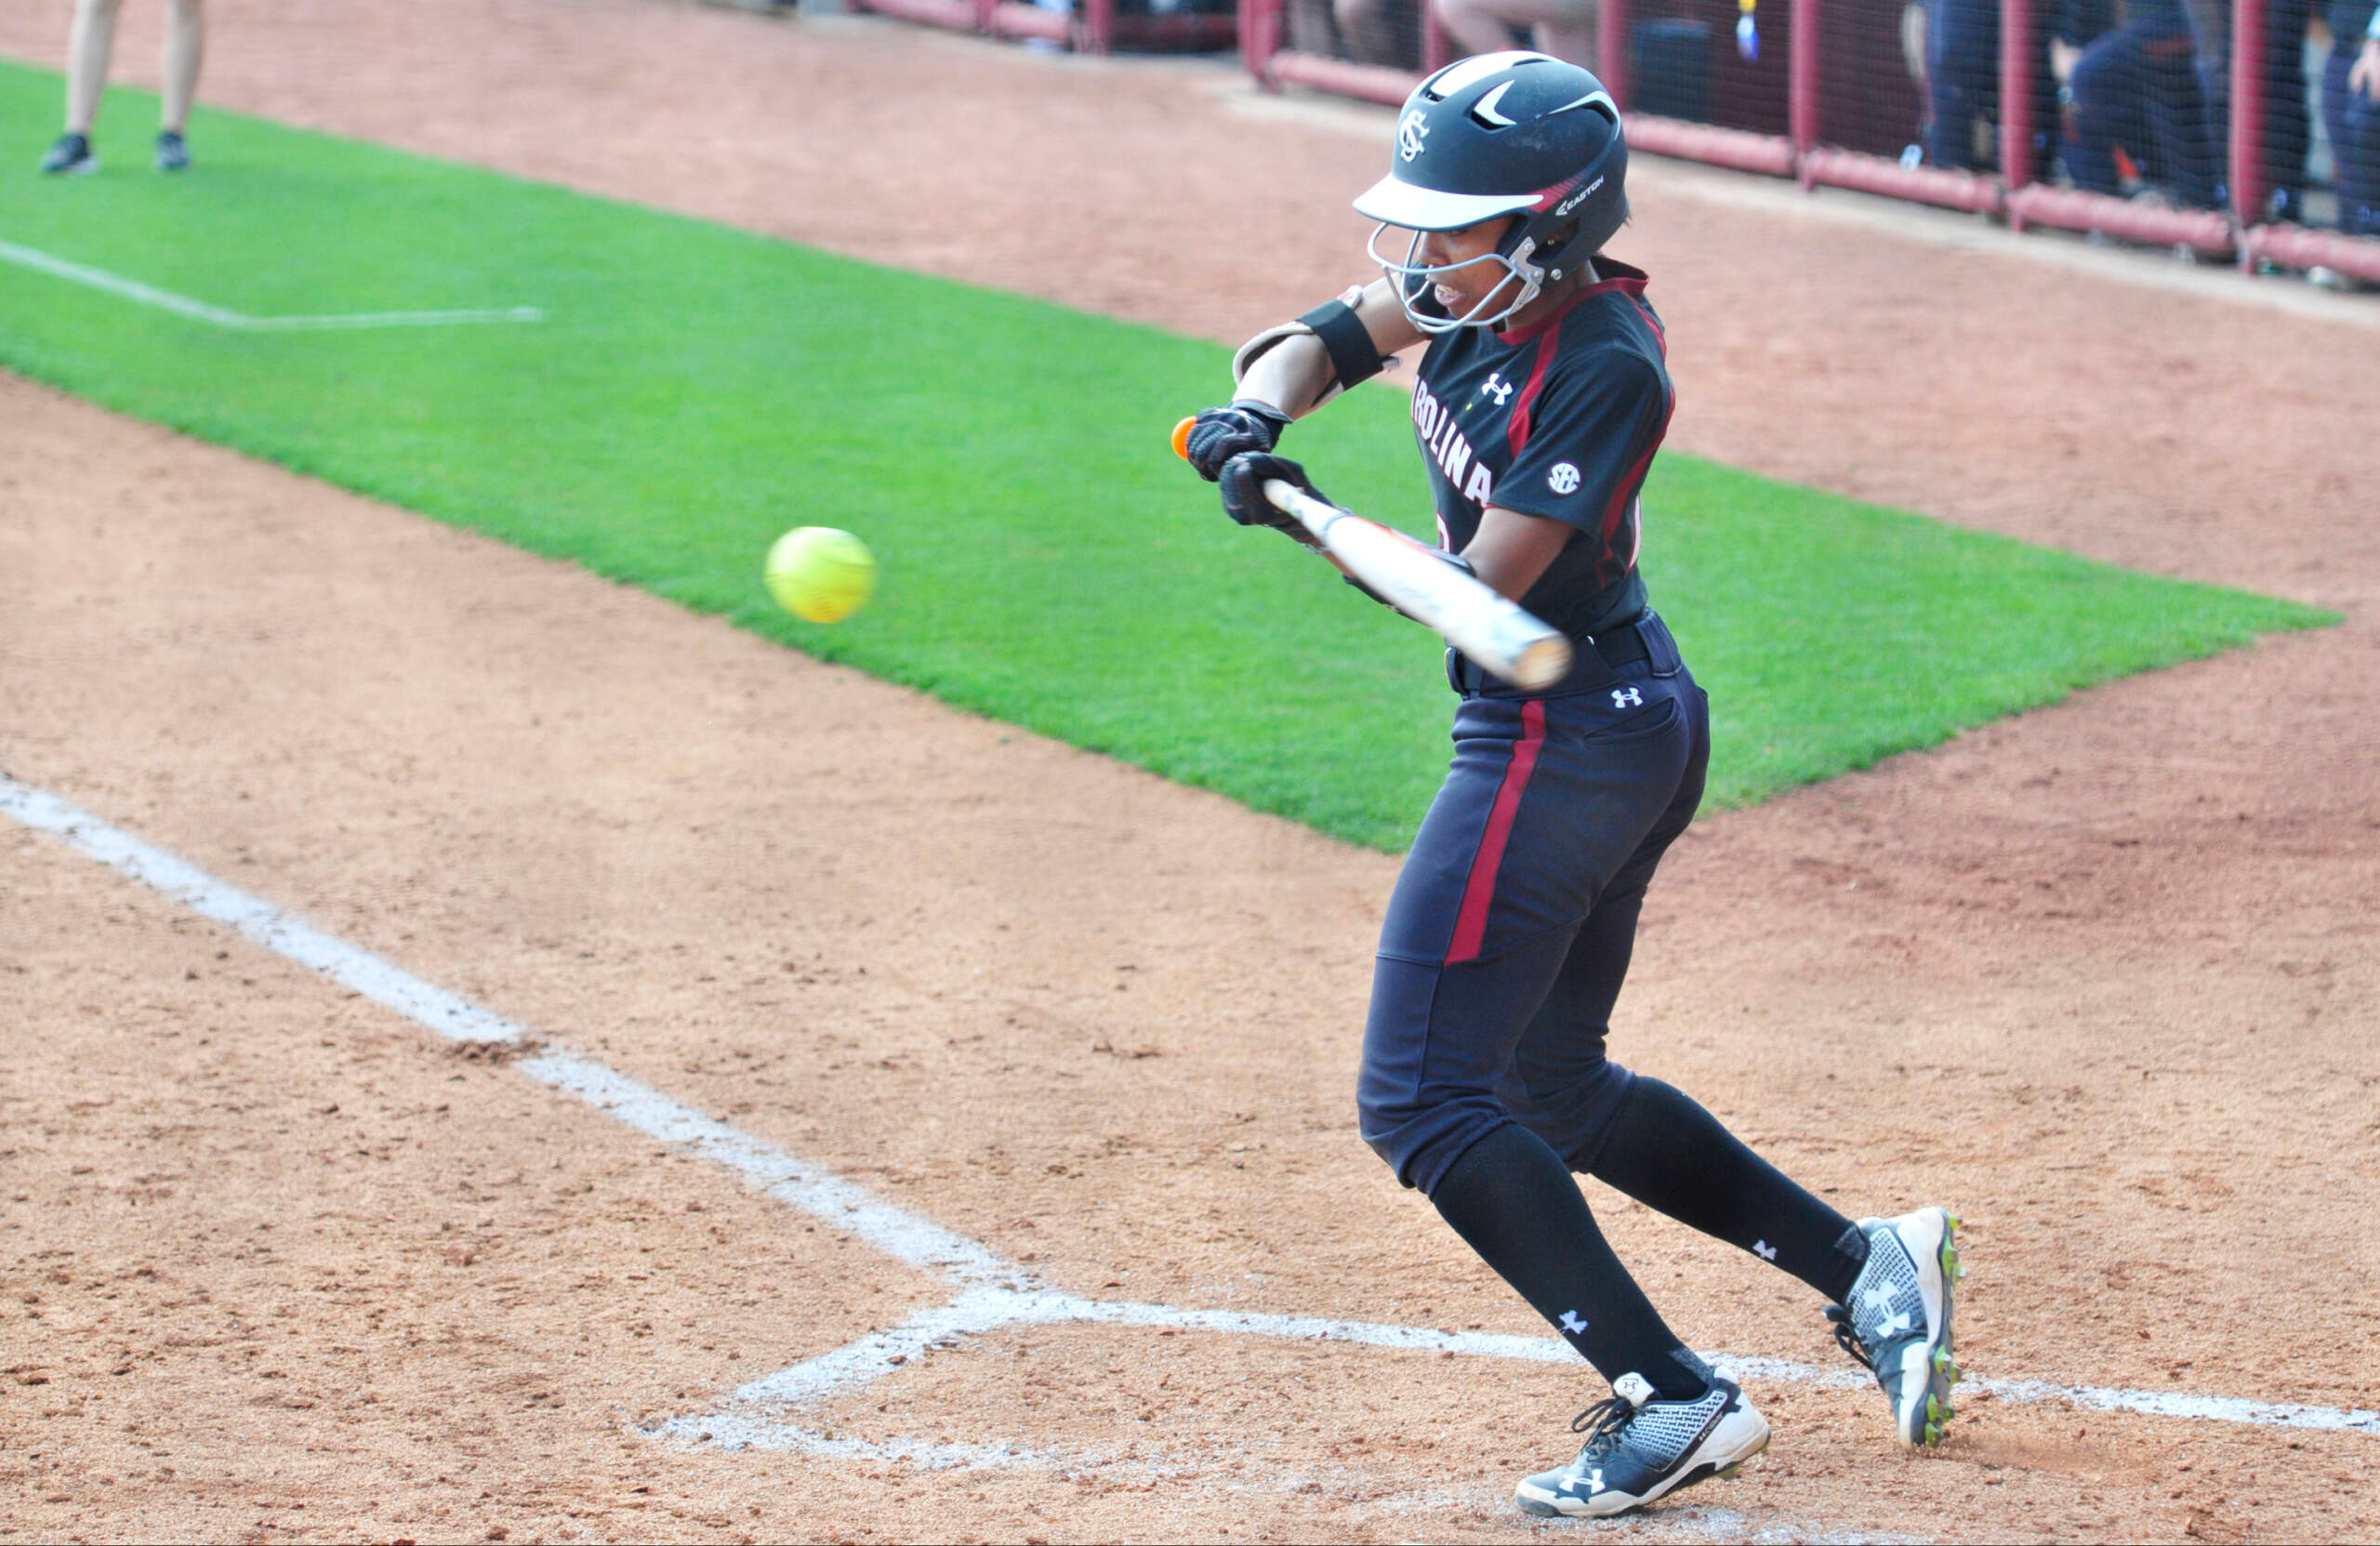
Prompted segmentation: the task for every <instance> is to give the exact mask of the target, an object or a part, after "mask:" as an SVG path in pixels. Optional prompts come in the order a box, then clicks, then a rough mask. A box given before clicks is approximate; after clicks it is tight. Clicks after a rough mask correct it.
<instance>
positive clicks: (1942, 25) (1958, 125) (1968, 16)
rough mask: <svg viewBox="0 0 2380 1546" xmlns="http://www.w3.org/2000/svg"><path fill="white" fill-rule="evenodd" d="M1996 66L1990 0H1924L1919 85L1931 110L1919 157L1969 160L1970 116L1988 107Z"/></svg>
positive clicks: (1995, 18) (1996, 26)
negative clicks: (1922, 84)
mask: <svg viewBox="0 0 2380 1546" xmlns="http://www.w3.org/2000/svg"><path fill="white" fill-rule="evenodd" d="M1999 68H2000V7H1999V6H1998V4H1996V0H1927V5H1926V7H1925V85H1926V94H1927V97H1928V99H1929V100H1930V102H1931V112H1929V114H1928V117H1927V121H1926V126H1925V159H1926V160H1927V161H1928V162H1929V163H1931V164H1932V165H1937V166H1947V167H1951V168H1955V169H1964V168H1968V167H1972V166H1973V165H1975V121H1976V119H1977V118H1978V117H1981V116H1985V115H1987V114H1990V113H1991V112H1993V104H1994V100H1995V99H1996V98H1997V96H1998V79H1999V76H1998V72H1999Z"/></svg>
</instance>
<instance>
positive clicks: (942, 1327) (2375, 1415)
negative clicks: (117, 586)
mask: <svg viewBox="0 0 2380 1546" xmlns="http://www.w3.org/2000/svg"><path fill="white" fill-rule="evenodd" d="M0 813H7V815H9V816H11V817H13V818H14V819H15V820H17V821H18V822H20V824H22V825H23V826H28V827H31V828H33V830H36V831H40V832H45V833H48V834H50V835H52V836H54V837H57V838H59V839H63V840H64V841H65V842H66V843H67V844H68V845H70V846H71V847H73V849H75V850H76V851H77V852H81V853H83V854H84V855H85V856H86V857H88V858H90V859H93V860H96V861H98V862H99V863H100V864H102V865H107V866H109V867H110V868H112V869H114V870H116V871H118V872H119V873H121V874H124V875H126V876H128V877H130V878H131V879H135V880H138V881H139V882H141V883H142V884H143V885H146V886H149V887H151V888H152V890H154V891H156V892H159V893H161V894H162V895H165V896H166V897H168V898H170V899H171V900H173V901H175V902H178V903H179V904H181V905H183V906H186V907H188V908H190V909H191V910H192V911H193V912H196V913H198V914H200V915H201V916H203V917H205V918H213V919H215V920H217V921H218V922H221V923H225V924H228V925H230V926H231V928H232V929H234V930H236V931H238V932H240V933H242V934H244V935H245V936H246V937H247V938H249V939H251V940H253V941H255V942H256V943H257V944H258V945H263V946H264V947H265V948H266V949H268V950H271V951H273V952H274V953H275V954H277V955H280V956H283V957H284V958H287V959H289V960H292V961H295V962H297V963H298V965H300V966H304V967H307V968H310V969H311V970H312V971H318V972H321V973H322V974H323V975H324V976H326V977H328V978H330V979H331V980H332V981H334V982H336V983H337V984H340V985H341V986H343V987H346V988H349V989H350V990H352V991H353V992H355V993H358V994H361V995H362V996H363V997H364V998H369V999H371V1000H373V1001H374V1002H375V1003H377V1004H381V1005H383V1006H385V1007H387V1008H389V1009H391V1010H394V1011H396V1012H397V1013H399V1014H401V1015H403V1016H404V1017H405V1018H406V1019H408V1020H411V1021H413V1022H414V1023H415V1024H418V1025H420V1026H422V1027H423V1028H425V1029H427V1030H429V1031H431V1032H433V1033H434V1034H436V1035H438V1036H441V1037H446V1038H447V1039H449V1040H454V1041H463V1042H483V1043H487V1042H496V1043H502V1042H512V1043H522V1044H529V1045H534V1046H536V1048H537V1050H536V1051H534V1052H532V1053H530V1054H529V1055H526V1056H523V1057H521V1058H518V1059H516V1060H514V1062H513V1063H512V1064H510V1066H512V1067H513V1068H516V1069H518V1070H519V1071H520V1072H522V1074H524V1075H526V1076H528V1077H530V1078H533V1079H535V1080H536V1081H537V1082H538V1083H540V1084H543V1085H545V1086H547V1087H548V1088H549V1089H551V1090H557V1091H559V1092H561V1093H562V1094H565V1095H569V1096H571V1097H573V1098H574V1099H575V1100H577V1101H579V1102H581V1103H585V1104H586V1105H588V1106H589V1107H591V1108H593V1109H595V1110H597V1111H601V1112H603V1113H604V1114H606V1115H607V1116H610V1117H615V1118H616V1119H617V1120H619V1121H621V1122H623V1123H625V1124H626V1125H628V1127H630V1128H633V1129H635V1130H637V1131H639V1132H641V1133H643V1134H645V1135H646V1136H647V1137H649V1138H652V1139H654V1140H655V1141H656V1142H658V1143H664V1144H667V1145H668V1146H669V1147H671V1148H673V1149H676V1150H678V1151H680V1152H681V1153H684V1154H687V1155H690V1156H694V1157H697V1158H701V1159H707V1160H708V1161H710V1162H711V1163H713V1164H715V1165H718V1166H721V1168H723V1169H728V1170H730V1171H732V1172H734V1174H736V1175H737V1176H739V1177H741V1178H742V1179H743V1180H745V1181H746V1182H747V1183H750V1184H751V1185H753V1186H755V1187H757V1188H759V1189H760V1190H761V1191H763V1192H765V1193H767V1194H768V1195H769V1196H773V1197H775V1198H777V1199H778V1200H779V1201H782V1202H784V1203H786V1204H787V1206H788V1207H791V1208H793V1209H797V1210H799V1211H800V1212H803V1213H806V1214H809V1215H810V1216H811V1217H813V1218H814V1219H817V1220H818V1221H819V1222H823V1223H826V1224H828V1225H830V1226H832V1227H834V1228H836V1229H839V1230H841V1231H844V1232H845V1233H847V1234H850V1235H853V1236H854V1237H856V1238H858V1239H860V1240H862V1241H864V1242H865V1243H866V1244H868V1245H870V1246H872V1247H874V1248H875V1249H878V1250H879V1251H881V1252H882V1253H884V1254H885V1255H887V1256H889V1257H891V1258H893V1260H894V1261H896V1262H902V1263H904V1264H905V1265H907V1266H910V1267H913V1268H917V1269H919V1270H921V1271H925V1272H930V1273H932V1274H933V1275H936V1276H939V1277H941V1278H942V1279H943V1280H944V1281H945V1282H947V1283H949V1284H950V1285H952V1286H953V1287H954V1288H957V1289H958V1290H959V1292H958V1294H957V1296H956V1297H955V1298H953V1299H952V1300H951V1301H950V1302H947V1303H944V1304H938V1305H932V1306H928V1307H926V1308H923V1309H920V1310H919V1311H917V1312H916V1313H915V1314H913V1315H910V1316H909V1317H908V1318H907V1319H906V1320H905V1321H904V1322H902V1324H901V1325H899V1326H897V1327H894V1328H891V1329H890V1330H883V1331H876V1332H871V1333H870V1334H869V1335H867V1336H866V1337H863V1338H860V1339H858V1340H857V1341H853V1342H851V1343H849V1344H847V1345H845V1346H842V1347H839V1348H836V1349H834V1350H833V1351H831V1352H828V1353H825V1354H820V1355H818V1356H817V1357H814V1358H810V1359H806V1360H804V1361H803V1362H801V1363H799V1364H795V1365H793V1366H792V1367H791V1368H786V1369H782V1370H779V1371H778V1372H776V1373H774V1374H771V1375H767V1376H764V1377H762V1378H760V1379H759V1380H755V1381H751V1382H749V1383H747V1384H745V1385H742V1386H739V1387H737V1388H736V1389H735V1390H734V1391H732V1392H730V1393H729V1394H727V1396H726V1397H725V1398H724V1399H723V1400H722V1401H721V1403H720V1405H719V1406H718V1407H716V1408H715V1409H713V1410H711V1411H709V1412H705V1413H698V1414H694V1415H692V1416H687V1417H679V1418H671V1419H668V1420H664V1421H663V1422H661V1423H659V1424H657V1425H656V1426H655V1427H654V1428H652V1429H649V1430H646V1431H647V1432H648V1433H650V1434H653V1435H654V1436H655V1437H658V1438H663V1439H668V1440H672V1441H675V1442H678V1443H692V1444H703V1445H707V1446H712V1447H721V1448H726V1449H760V1450H771V1449H778V1450H795V1451H799V1452H801V1453H805V1454H812V1455H817V1456H820V1457H822V1458H843V1459H854V1460H871V1461H877V1462H896V1463H902V1464H907V1465H915V1466H920V1467H926V1468H945V1467H952V1466H985V1465H1018V1464H1025V1465H1035V1466H1044V1467H1049V1468H1051V1469H1056V1470H1061V1471H1064V1470H1069V1469H1081V1468H1083V1467H1084V1466H1086V1465H1095V1464H1105V1463H1109V1461H1108V1460H1105V1459H1103V1458H1098V1457H1078V1458H1072V1459H1069V1458H1067V1457H1063V1456H1056V1455H1044V1454H1039V1453H1037V1452H1035V1451H1031V1450H1025V1449H1019V1448H1015V1447H1011V1446H1007V1445H974V1444H962V1443H946V1442H929V1441H921V1440H906V1439H901V1440H892V1441H871V1440H862V1439H856V1438H849V1437H842V1436H837V1435H835V1434H831V1433H828V1432H825V1431H822V1430H819V1429H816V1428H813V1427H811V1426H808V1425H806V1424H804V1423H803V1422H801V1421H799V1420H796V1419H797V1415H798V1414H800V1413H801V1412H802V1411H803V1410H804V1409H805V1408H814V1407H817V1406H819V1405H820V1404H821V1403H823V1402H826V1401H827V1400H829V1399H831V1398H833V1397H836V1396H839V1395H841V1394H846V1393H848V1392H851V1391H853V1390H855V1389H857V1388H859V1387H861V1386H864V1385H866V1384H869V1383H872V1382H873V1381H878V1380H881V1379H884V1378H886V1377H887V1376H889V1375H892V1374H893V1373H895V1372H897V1371H899V1370H902V1369H904V1368H910V1367H912V1366H914V1365H916V1364H919V1363H922V1362H924V1361H925V1360H927V1359H928V1358H930V1357H931V1356H932V1354H935V1353H937V1352H941V1351H947V1350H949V1349H952V1348H956V1347H959V1346H961V1345H963V1344H964V1343H965V1342H966V1341H969V1340H970V1339H972V1338H977V1337H984V1336H988V1335H992V1334H995V1333H998V1332H999V1331H1002V1330H1005V1329H1008V1328H1013V1327H1019V1326H1027V1325H1039V1326H1053V1325H1107V1326H1130V1327H1149V1328H1159V1329H1167V1330H1174V1331H1192V1332H1207V1333H1212V1334H1218V1335H1226V1336H1252V1337H1264V1338H1275V1339H1281V1340H1287V1341H1317V1342H1338V1343H1346V1344H1349V1345H1352V1346H1359V1347H1373V1348H1380V1349H1383V1350H1389V1351H1402V1352H1410V1353H1438V1354H1454V1355H1457V1356H1461V1357H1473V1358H1500V1359H1513V1360H1518V1361H1523V1362H1531V1363H1558V1364H1574V1363H1576V1362H1577V1355H1576V1354H1574V1353H1573V1352H1572V1351H1571V1350H1570V1348H1569V1347H1568V1345H1567V1343H1564V1342H1562V1341H1558V1340H1556V1339H1554V1338H1550V1337H1516V1336H1505V1335H1500V1334H1493V1333H1481V1332H1475V1331H1442V1330H1437V1329H1435V1328H1428V1327H1414V1326H1392V1325H1382V1324H1379V1323H1375V1322H1365V1321H1344V1320H1332V1319H1328V1318H1323V1317H1316V1316H1302V1315H1265V1314H1257V1313H1252V1312H1244V1311H1234V1310H1197V1309H1183V1308H1181V1307H1178V1306H1174V1305H1166V1304H1142V1303H1132V1302H1117V1301H1108V1300H1089V1299H1082V1298H1079V1297H1078V1296H1076V1295H1072V1294H1067V1293H1064V1292H1062V1291H1059V1290H1056V1289H1052V1288H1049V1287H1047V1286H1046V1285H1044V1284H1042V1283H1040V1282H1039V1281H1038V1279H1036V1278H1035V1276H1034V1275H1032V1274H1031V1273H1029V1272H1027V1271H1026V1270H1025V1268H1024V1267H1022V1266H1020V1265H1018V1264H1016V1263H1014V1262H1009V1261H1007V1260H1005V1259H1004V1258H1002V1257H1000V1256H999V1255H998V1253H996V1252H995V1251H993V1250H992V1249H989V1248H988V1247H986V1246H984V1245H983V1244H981V1243H980V1242H977V1241H974V1240H971V1239H968V1238H967V1237H966V1236H964V1235H959V1234H958V1233H956V1232H955V1231H952V1230H950V1229H947V1228H945V1227H944V1226H943V1225H941V1224H938V1223H935V1222H932V1220H929V1219H926V1218H923V1217H920V1216H919V1215H918V1214H915V1213H912V1212H909V1211H908V1210H907V1209H903V1208H899V1207H897V1206H895V1205H893V1204H892V1203H889V1202H886V1201H884V1200H883V1199H881V1198H879V1197H878V1196H875V1195H874V1194H872V1193H870V1192H869V1191H868V1190H867V1189H866V1188H865V1187H863V1186H860V1185H859V1184H857V1183H854V1182H852V1181H849V1180H846V1179H845V1178H843V1177H842V1176H840V1175H838V1174H836V1173H835V1172H834V1171H833V1170H831V1169H828V1168H826V1166H823V1165H819V1164H816V1163H814V1162H812V1161H809V1160H804V1159H800V1158H798V1157H796V1156H793V1155H790V1154H787V1152H786V1151H785V1150H783V1149H780V1148H778V1147H777V1146H776V1145H774V1144H773V1143H768V1142H767V1141H765V1140H763V1139H760V1138H756V1137H754V1136H752V1135H751V1134H749V1133H746V1132H742V1131H740V1130H737V1129H735V1128H733V1127H730V1126H728V1125H727V1124H726V1123H724V1122H721V1121H719V1120H718V1119H717V1118H715V1117H707V1116H705V1115H704V1114H703V1113H701V1112H698V1111H695V1110H694V1109H693V1108H692V1107H689V1106H686V1105H683V1104H681V1103H678V1102H676V1101H673V1100H671V1099H670V1098H669V1097H668V1096H667V1095H664V1094H662V1093H661V1092H660V1091H658V1090H654V1089H652V1088H650V1087H649V1086H647V1085H644V1084H641V1083H640V1082H638V1081H637V1080H635V1079H632V1078H630V1077H628V1076H627V1075H625V1074H622V1073H620V1072H618V1071H617V1070H615V1069H613V1068H610V1067H608V1066H606V1065H605V1064H601V1063H598V1062H596V1061H595V1060H593V1059H591V1058H588V1057H586V1056H584V1055H582V1054H580V1053H577V1052H573V1051H570V1050H566V1049H563V1048H561V1047H558V1046H556V1045H554V1044H552V1043H541V1042H538V1040H537V1038H536V1037H533V1036H532V1035H531V1034H530V1033H529V1032H528V1030H527V1029H526V1028H525V1027H523V1026H522V1025H520V1024H516V1023H515V1022H512V1021H509V1020H507V1019H505V1018H503V1017H502V1016H500V1015H497V1014H496V1013H494V1012H493V1011H488V1010H485V1009H483V1008H481V1007H479V1006H477V1005H475V1004H471V1003H469V1002H468V1001H466V1000H464V999H462V998H457V997H456V996H455V995H453V994H451V993H448V992H446V991H445V990H444V989H443V988H439V987H435V986H433V985H431V984H429V983H425V982H423V981H422V980H421V979H419V978H417V977H416V976H414V975H413V974H412V973H410V972H408V971H404V970H403V969H402V968H400V967H398V966H396V965H394V964H392V963H390V961H387V960H385V959H383V958H380V957H378V956H376V955H374V954H372V953H371V952H370V951H367V950H364V949H362V948H360V947H359V946H356V945H350V944H348V943H347V942H346V941H344V940H340V939H337V938H336V937H334V936H332V935H329V934H326V933H324V932H322V931H320V930H318V929H315V928H313V927H312V926H311V925H310V924H307V923H305V922H303V921H302V920H300V919H298V918H293V917H291V916H289V915H288V914H286V913H284V912H282V911H281V910H280V909H278V908H276V907H274V906H273V905H271V904H270V903H268V902H265V901H263V900H262V899H260V898H258V897H256V896H253V895H250V894H249V893H248V892H244V891H242V890H240V889H239V888H238V887H236V886H232V885H231V884H229V883H227V882H225V881H222V880H218V879H215V878H214V877H213V876H210V875H208V874H206V873H205V871H203V870H201V869H199V868H198V867H197V866H195V865H192V864H190V863H188V862H187V861H185V860H182V859H180V858H178V857H176V856H175V855H173V854H171V853H168V852H165V851H164V850H163V849H159V848H156V847H153V846H152V845H150V844H148V843H145V842H142V841H141V840H139V839H137V838H134V837H132V836H131V835H129V834H128V833H126V832H123V831H120V830H118V829H117V828H116V827H113V826H110V825H108V824H107V823H106V822H103V821H101V820H100V819H99V818H98V817H97V816H94V815H92V814H91V813H88V812H86V811H84V810H82V809H80V808H79V807H76V806H74V805H73V804H70V803H69V802H67V801H66V800H63V799H59V798H58V797H57V796H55V795H51V794H48V793H46V792H45V791H43V790H40V789H37V788H34V787H33V786H30V785H26V784H22V783H20V782H18V781H16V780H15V779H12V778H9V777H7V775H5V774H0ZM1710 1356H1711V1358H1712V1362H1713V1363H1715V1364H1718V1365H1719V1366H1720V1367H1722V1368H1726V1369H1728V1370H1730V1371H1732V1372H1734V1373H1735V1374H1737V1375H1738V1376H1739V1378H1742V1379H1746V1380H1750V1381H1756V1382H1758V1381H1766V1382H1772V1383H1784V1384H1799V1385H1810V1386H1820V1387H1840V1388H1846V1389H1849V1388H1858V1387H1863V1386H1865V1385H1866V1383H1867V1382H1868V1381H1867V1379H1866V1377H1865V1376H1864V1375H1862V1374H1860V1373H1858V1371H1856V1370H1851V1369H1843V1368H1823V1369H1822V1368H1816V1367H1813V1366H1811V1365H1808V1364H1801V1363H1794V1362H1791V1361H1788V1360H1784V1359H1776V1358H1761V1357H1746V1356H1730V1355H1727V1354H1712V1355H1710ZM1965 1383H1966V1385H1967V1388H1968V1389H1970V1390H1980V1391H1988V1392H1990V1393H1991V1394H1992V1395H1994V1396H1995V1397H1997V1398H1999V1399H2002V1400H2005V1401H2011V1402H2016V1403H2056V1402H2062V1403H2066V1404H2069V1405H2072V1406H2077V1407H2086V1408H2090V1409H2094V1410H2098V1411H2108V1412H2132V1413H2139V1414H2142V1415H2146V1416H2152V1417H2174V1418H2184V1419H2188V1420H2196V1421H2212V1422H2226V1423H2240V1424H2246V1425H2250V1426H2256V1427H2276V1428H2301V1429H2312V1430H2316V1431H2324V1432H2342V1433H2358V1434H2369V1435H2373V1436H2380V1412H2371V1411H2364V1410H2360V1409H2357V1410H2351V1411H2350V1410H2345V1409H2342V1408H2339V1407H2316V1406H2305V1405H2298V1404H2294V1403H2287V1402H2268V1401H2252V1400H2246V1399H2243V1398H2240V1397H2234V1396H2216V1395H2199V1394H2190V1393H2188V1392H2182V1391H2140V1390H2124V1389H2112V1388H2109V1387H2104V1386H2096V1385H2069V1384H2060V1383H2057V1382H2055V1381H2042V1380H2010V1379H1993V1378H1990V1377H1983V1378H1970V1379H1969V1380H1968V1381H1965Z"/></svg>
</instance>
